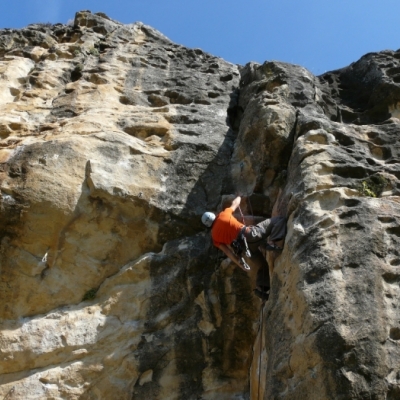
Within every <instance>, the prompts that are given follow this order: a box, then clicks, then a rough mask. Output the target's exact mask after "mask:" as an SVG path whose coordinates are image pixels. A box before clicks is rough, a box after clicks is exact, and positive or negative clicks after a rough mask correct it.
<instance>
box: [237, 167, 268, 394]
mask: <svg viewBox="0 0 400 400" xmlns="http://www.w3.org/2000/svg"><path fill="white" fill-rule="evenodd" d="M243 169H244V162H243V161H242V162H241V163H240V181H243ZM239 195H240V193H239ZM250 196H251V193H250V194H249V193H247V191H246V198H247V202H248V206H249V211H250V212H251V217H252V220H253V223H254V213H253V207H252V206H251V201H250ZM238 208H239V212H240V215H241V217H242V221H243V224H244V225H246V224H245V219H244V215H243V213H242V210H241V208H240V205H239V207H238ZM263 255H264V254H263ZM268 273H269V271H268ZM262 275H263V277H262V281H263V283H264V282H265V268H263V271H262ZM269 290H271V289H269ZM264 305H265V300H263V301H262V304H261V319H260V350H259V359H258V387H257V399H258V400H259V399H260V389H261V361H262V360H261V359H262V357H261V355H262V343H263V328H264Z"/></svg>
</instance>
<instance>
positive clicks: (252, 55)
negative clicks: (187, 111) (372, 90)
mask: <svg viewBox="0 0 400 400" xmlns="http://www.w3.org/2000/svg"><path fill="white" fill-rule="evenodd" d="M79 10H91V11H92V12H97V11H102V12H105V13H106V14H107V15H108V16H109V17H111V18H113V19H116V20H118V21H120V22H123V23H133V22H136V21H141V22H143V23H145V24H147V25H151V26H152V27H154V28H156V29H157V30H159V31H161V32H162V33H163V34H164V35H166V36H168V37H169V38H170V39H171V40H173V41H174V42H176V43H179V44H182V45H185V46H188V47H198V48H201V49H203V50H205V51H207V52H209V53H211V54H213V55H216V56H219V57H222V58H224V59H225V60H227V61H230V62H232V63H236V64H246V63H247V62H249V61H256V62H259V63H262V62H264V61H266V60H268V61H270V60H279V61H286V62H290V63H294V64H300V65H302V66H304V67H306V68H307V69H309V70H310V71H311V72H313V73H314V74H316V75H319V74H322V73H324V72H326V71H329V70H333V69H337V68H341V67H344V66H347V65H349V64H350V63H351V62H353V61H356V60H358V59H359V58H360V57H361V56H362V55H364V54H366V53H368V52H371V51H380V50H386V49H391V50H397V49H399V48H400V23H399V15H400V1H399V0H300V1H299V0H247V1H243V0H241V1H239V0H201V1H200V0H111V1H110V0H108V1H105V0H8V1H6V0H3V1H2V3H1V4H0V27H1V28H21V27H24V26H26V25H28V24H30V23H34V22H52V23H56V22H62V23H66V22H67V21H68V20H69V19H72V18H73V17H74V14H75V12H76V11H79Z"/></svg>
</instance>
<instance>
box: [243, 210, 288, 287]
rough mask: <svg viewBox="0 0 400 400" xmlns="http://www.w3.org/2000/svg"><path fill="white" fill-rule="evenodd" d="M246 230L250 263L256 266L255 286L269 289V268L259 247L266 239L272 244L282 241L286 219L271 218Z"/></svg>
mask: <svg viewBox="0 0 400 400" xmlns="http://www.w3.org/2000/svg"><path fill="white" fill-rule="evenodd" d="M248 228H249V229H247V230H246V233H245V236H246V240H247V244H248V246H249V249H250V252H251V259H252V261H253V262H254V263H255V264H256V265H257V266H258V270H257V282H256V284H257V286H261V287H264V288H269V287H270V286H271V284H270V278H269V267H268V262H267V260H266V259H265V257H264V255H263V253H262V252H261V251H260V249H259V247H260V245H261V244H262V243H264V242H265V241H266V240H267V239H268V238H269V240H270V241H272V242H276V241H278V240H282V239H284V238H285V235H286V218H285V217H273V218H268V219H266V220H264V221H261V222H260V223H259V224H257V225H251V226H249V227H248Z"/></svg>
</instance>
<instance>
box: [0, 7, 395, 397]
mask: <svg viewBox="0 0 400 400" xmlns="http://www.w3.org/2000/svg"><path fill="white" fill-rule="evenodd" d="M399 62H400V56H399V52H393V51H384V52H380V53H370V54H367V55H366V56H364V57H362V58H361V59H360V60H359V61H357V62H355V63H353V64H351V65H350V66H349V67H346V68H343V69H341V70H338V71H331V72H329V73H326V74H324V75H321V76H319V77H315V76H313V75H312V74H311V73H310V72H309V71H307V70H306V69H304V68H302V67H299V66H295V65H290V64H286V63H279V62H265V63H264V64H262V65H259V64H256V63H249V64H247V65H246V66H240V67H239V66H235V65H232V64H230V63H227V62H225V61H224V60H222V59H220V58H217V57H214V56H212V55H210V54H207V53H205V52H203V51H202V50H201V49H188V48H185V47H183V46H180V45H177V44H175V43H173V42H171V41H170V40H169V39H168V38H166V37H165V36H164V35H162V34H161V33H159V32H157V31H156V30H154V29H153V28H151V27H148V26H146V25H144V24H142V23H139V22H138V23H135V24H130V25H123V24H121V23H119V22H117V21H114V20H112V19H110V18H109V17H107V16H106V15H105V14H103V13H96V14H93V13H91V12H90V11H81V12H78V13H77V14H76V17H75V21H74V23H73V25H62V24H56V25H49V24H33V25H29V26H28V27H26V28H24V29H21V30H12V29H5V30H2V31H0V72H1V80H0V103H1V105H2V109H1V118H0V214H1V215H0V216H1V218H0V321H1V322H0V327H1V328H0V349H1V354H2V356H3V357H2V360H0V396H3V397H4V398H8V397H10V398H11V397H15V398H17V397H18V398H77V399H78V398H92V397H93V398H94V397H95V398H104V399H108V398H118V399H132V398H134V399H144V398H148V399H164V398H171V399H172V398H173V399H197V398H204V399H216V398H218V399H227V400H228V399H229V400H230V399H232V398H237V399H256V398H264V399H294V398H296V399H300V398H301V399H302V398H304V399H311V400H312V399H316V400H317V399H318V400H320V399H338V398H343V399H364V398H374V399H380V398H382V399H383V398H387V399H396V398H398V397H399V395H400V377H399V375H398V370H399V363H400V361H399V360H400V355H399V354H400V353H399V352H400V350H399V338H400V326H399V312H398V307H397V304H398V300H399V298H400V286H399V283H400V271H399V265H400V254H399V251H398V250H397V249H398V248H399V240H400V239H399V237H400V229H399V222H400V211H399V190H400V186H399V178H400V171H399V167H398V166H399V153H400V148H399V145H398V140H397V136H398V131H399V120H398V117H399V111H398V109H399V103H400V92H399V82H400V79H399V71H400V65H399ZM232 193H240V194H241V195H242V196H243V202H242V206H243V208H242V209H243V212H244V213H246V214H254V215H257V216H262V217H269V216H271V215H272V216H273V215H277V214H280V215H285V216H286V217H287V218H288V234H287V237H286V243H285V247H284V251H283V252H282V254H280V255H279V256H276V255H275V256H274V255H271V254H269V255H268V262H269V263H270V264H271V266H273V267H274V268H273V276H272V291H271V296H270V300H269V301H268V303H267V304H266V305H265V306H264V308H262V309H261V308H260V306H261V305H260V303H259V300H258V299H257V298H255V297H254V295H253V293H252V288H253V281H254V276H253V275H254V272H255V271H251V272H250V274H245V273H244V272H243V271H241V270H239V269H237V268H235V267H234V266H233V265H232V264H230V263H229V262H228V261H227V260H224V258H223V256H222V254H220V253H219V252H218V251H217V250H216V249H214V248H213V247H212V244H211V240H210V235H209V232H208V231H206V230H204V229H203V226H202V225H201V223H200V216H201V214H202V213H203V212H204V211H205V210H215V211H219V210H220V209H221V208H222V207H223V205H224V203H225V202H226V200H227V199H229V195H231V194H232ZM260 315H262V319H260Z"/></svg>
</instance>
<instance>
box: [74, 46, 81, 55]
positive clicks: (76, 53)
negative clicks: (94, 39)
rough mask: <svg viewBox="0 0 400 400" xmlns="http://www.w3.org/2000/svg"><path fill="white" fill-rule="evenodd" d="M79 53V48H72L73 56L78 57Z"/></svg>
mask: <svg viewBox="0 0 400 400" xmlns="http://www.w3.org/2000/svg"><path fill="white" fill-rule="evenodd" d="M80 54H81V49H80V48H79V49H75V50H74V57H78V56H79V55H80Z"/></svg>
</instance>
